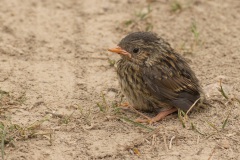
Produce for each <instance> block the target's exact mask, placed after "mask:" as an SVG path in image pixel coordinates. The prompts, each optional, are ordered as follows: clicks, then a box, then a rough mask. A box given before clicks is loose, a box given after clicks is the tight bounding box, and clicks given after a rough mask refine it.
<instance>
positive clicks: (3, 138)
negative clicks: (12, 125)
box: [0, 125, 6, 160]
mask: <svg viewBox="0 0 240 160" xmlns="http://www.w3.org/2000/svg"><path fill="white" fill-rule="evenodd" d="M0 128H1V129H2V133H1V134H2V136H1V155H2V156H1V157H2V159H3V160H4V148H5V136H6V130H5V127H4V126H3V125H1V126H0Z"/></svg>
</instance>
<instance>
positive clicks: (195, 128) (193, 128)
mask: <svg viewBox="0 0 240 160" xmlns="http://www.w3.org/2000/svg"><path fill="white" fill-rule="evenodd" d="M191 126H192V130H194V131H196V132H197V133H199V134H201V135H203V136H204V135H205V134H204V133H202V132H200V131H199V130H198V129H197V127H195V125H194V124H193V123H191Z"/></svg>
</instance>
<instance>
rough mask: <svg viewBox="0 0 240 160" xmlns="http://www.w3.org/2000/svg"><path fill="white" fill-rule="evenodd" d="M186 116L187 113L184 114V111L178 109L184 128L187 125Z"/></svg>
mask: <svg viewBox="0 0 240 160" xmlns="http://www.w3.org/2000/svg"><path fill="white" fill-rule="evenodd" d="M185 115H186V114H185V112H183V111H182V110H180V109H178V119H179V120H180V122H181V123H182V126H183V128H185V127H186V125H185V121H186V117H185Z"/></svg>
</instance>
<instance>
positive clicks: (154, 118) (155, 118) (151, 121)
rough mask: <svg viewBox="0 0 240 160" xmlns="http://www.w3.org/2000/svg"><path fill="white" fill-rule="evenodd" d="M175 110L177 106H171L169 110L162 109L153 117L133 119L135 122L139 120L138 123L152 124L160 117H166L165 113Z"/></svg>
mask: <svg viewBox="0 0 240 160" xmlns="http://www.w3.org/2000/svg"><path fill="white" fill-rule="evenodd" d="M176 111H177V108H171V109H169V110H166V111H162V112H160V113H158V115H156V116H155V117H153V118H146V119H136V120H135V121H136V122H140V123H146V122H147V123H149V124H152V123H154V122H157V121H160V120H161V119H163V118H164V117H166V116H167V115H169V114H171V113H173V112H176Z"/></svg>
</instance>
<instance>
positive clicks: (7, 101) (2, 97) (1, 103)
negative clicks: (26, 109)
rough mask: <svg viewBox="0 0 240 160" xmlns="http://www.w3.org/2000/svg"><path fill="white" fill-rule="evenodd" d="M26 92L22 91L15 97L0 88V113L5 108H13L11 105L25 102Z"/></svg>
mask: <svg viewBox="0 0 240 160" xmlns="http://www.w3.org/2000/svg"><path fill="white" fill-rule="evenodd" d="M26 100H27V98H26V94H25V93H22V94H20V96H18V97H16V96H13V95H12V94H10V93H9V92H6V91H3V90H1V89H0V114H1V113H2V112H4V111H6V110H7V109H10V108H13V107H12V106H16V105H22V104H24V103H25V102H26Z"/></svg>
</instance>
